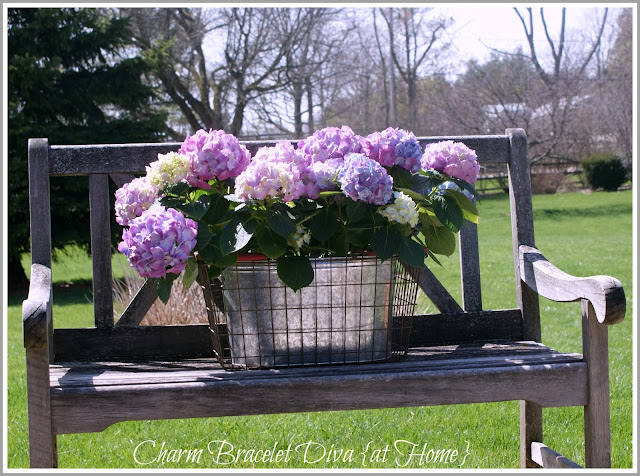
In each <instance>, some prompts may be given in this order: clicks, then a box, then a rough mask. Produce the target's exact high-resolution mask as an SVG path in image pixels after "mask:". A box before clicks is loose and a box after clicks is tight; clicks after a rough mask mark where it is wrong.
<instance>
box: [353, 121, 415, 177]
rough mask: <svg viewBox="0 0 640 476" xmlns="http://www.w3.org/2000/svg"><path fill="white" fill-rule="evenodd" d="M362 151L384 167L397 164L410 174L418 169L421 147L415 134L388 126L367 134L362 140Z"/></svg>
mask: <svg viewBox="0 0 640 476" xmlns="http://www.w3.org/2000/svg"><path fill="white" fill-rule="evenodd" d="M362 149H363V150H362V152H363V153H364V154H365V155H366V156H367V157H369V158H370V159H373V160H375V161H376V162H379V163H380V164H382V165H384V166H385V167H393V166H394V165H399V166H400V167H402V168H405V169H407V170H408V171H409V172H411V173H412V174H415V173H417V172H418V170H420V159H421V158H422V148H421V147H420V143H419V142H418V139H416V136H415V135H413V133H412V132H407V131H405V130H404V129H394V128H392V127H389V128H387V129H385V130H384V131H382V132H374V133H372V134H369V135H368V136H367V137H366V138H365V139H364V140H363V142H362Z"/></svg>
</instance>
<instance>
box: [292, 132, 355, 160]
mask: <svg viewBox="0 0 640 476" xmlns="http://www.w3.org/2000/svg"><path fill="white" fill-rule="evenodd" d="M361 141H362V138H361V137H360V136H358V135H356V134H354V133H353V131H352V130H351V128H350V127H349V126H342V127H341V128H340V129H338V128H337V127H325V128H324V129H320V130H318V131H315V132H314V133H313V135H311V136H309V137H307V138H306V139H304V140H301V141H300V142H298V150H300V151H302V153H303V154H304V156H305V157H307V158H308V159H309V160H310V162H326V161H327V160H329V159H341V158H344V156H345V155H347V154H349V153H352V152H356V153H358V152H362V144H361Z"/></svg>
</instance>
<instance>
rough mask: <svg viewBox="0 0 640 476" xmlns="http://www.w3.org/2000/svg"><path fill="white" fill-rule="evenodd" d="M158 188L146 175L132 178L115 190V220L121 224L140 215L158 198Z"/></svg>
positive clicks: (127, 222) (124, 224)
mask: <svg viewBox="0 0 640 476" xmlns="http://www.w3.org/2000/svg"><path fill="white" fill-rule="evenodd" d="M157 193H158V189H157V187H155V186H154V185H152V184H151V183H149V181H148V180H147V178H146V177H140V178H136V179H133V180H132V181H131V182H129V183H126V184H124V186H123V187H122V188H119V189H118V190H116V193H115V196H116V203H115V213H116V221H117V222H118V223H119V224H120V225H122V226H128V225H129V222H130V221H131V220H133V219H134V218H136V217H139V216H140V215H142V213H143V212H144V211H145V210H147V209H148V208H149V207H151V205H153V203H154V202H155V201H156V199H157V198H158V195H157Z"/></svg>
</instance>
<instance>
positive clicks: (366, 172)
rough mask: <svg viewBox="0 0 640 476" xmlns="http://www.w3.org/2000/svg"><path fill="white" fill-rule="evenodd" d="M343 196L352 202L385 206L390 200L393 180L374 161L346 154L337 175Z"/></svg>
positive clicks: (357, 155)
mask: <svg viewBox="0 0 640 476" xmlns="http://www.w3.org/2000/svg"><path fill="white" fill-rule="evenodd" d="M338 182H339V183H340V188H341V189H342V191H343V192H344V194H345V195H346V196H348V197H350V198H352V199H353V200H356V201H362V202H366V203H372V204H374V205H386V204H387V203H389V200H391V194H392V192H393V179H392V178H391V176H390V175H389V174H388V173H387V171H386V170H385V169H384V168H383V167H382V166H381V165H380V164H379V163H378V162H376V161H375V160H373V159H369V158H367V157H365V156H364V155H363V154H348V155H347V156H346V157H345V159H344V167H343V168H342V169H341V170H340V172H339V174H338Z"/></svg>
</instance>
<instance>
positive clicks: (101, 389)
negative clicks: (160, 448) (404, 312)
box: [51, 342, 587, 433]
mask: <svg viewBox="0 0 640 476" xmlns="http://www.w3.org/2000/svg"><path fill="white" fill-rule="evenodd" d="M171 365H172V364H171V363H169V362H160V363H152V362H147V363H144V364H129V366H127V365H126V364H115V363H102V364H92V365H89V364H84V365H83V364H79V367H75V366H74V365H67V366H53V367H52V385H53V386H52V388H51V402H52V419H53V426H54V431H55V432H56V433H76V432H89V431H100V430H102V429H104V428H106V427H107V426H109V425H111V424H113V423H117V422H119V421H127V420H143V419H144V420H146V419H166V418H200V417H213V416H231V415H254V414H263V413H291V412H307V411H322V410H328V409H331V410H355V409H367V408H387V407H408V406H419V405H445V404H459V403H477V402H494V401H508V400H520V399H526V400H529V401H535V402H538V403H539V404H540V405H543V406H565V405H584V404H586V402H587V397H586V364H585V363H584V361H583V359H582V357H581V356H580V355H577V354H561V353H558V352H556V351H553V350H551V349H548V348H546V347H544V346H542V345H540V344H537V343H535V342H513V343H499V344H496V345H491V344H484V345H475V346H474V345H467V346H446V347H444V348H438V347H436V348H420V349H413V350H412V351H411V352H410V355H409V358H408V359H407V360H406V361H404V362H398V363H384V364H380V363H376V364H359V365H358V364H354V365H332V366H312V367H302V368H284V369H270V370H254V371H224V370H221V369H219V368H218V367H217V364H216V363H215V361H213V360H208V361H207V360H204V361H197V362H191V363H189V364H183V363H182V362H181V363H178V364H177V365H174V367H171ZM138 366H141V368H140V367H138ZM489 379H490V380H489ZM488 381H490V382H491V385H487V382H488ZM149 401H153V402H154V404H153V405H149V404H148V402H149ZM185 402H188V403H186V404H185ZM329 402H331V405H329ZM96 407H99V408H101V409H102V411H101V412H100V414H99V415H97V414H96V412H94V411H93V409H94V408H96Z"/></svg>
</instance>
